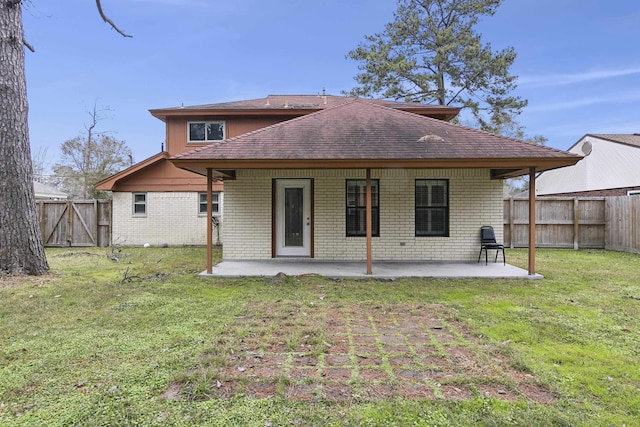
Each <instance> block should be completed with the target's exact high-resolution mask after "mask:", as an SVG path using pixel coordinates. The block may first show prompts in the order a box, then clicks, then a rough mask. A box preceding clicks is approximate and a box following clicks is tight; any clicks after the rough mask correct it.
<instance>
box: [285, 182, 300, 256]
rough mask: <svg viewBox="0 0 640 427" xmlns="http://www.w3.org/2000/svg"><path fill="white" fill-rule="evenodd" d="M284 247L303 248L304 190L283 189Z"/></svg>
mask: <svg viewBox="0 0 640 427" xmlns="http://www.w3.org/2000/svg"><path fill="white" fill-rule="evenodd" d="M284 205H285V207H284V245H285V246H289V247H290V246H296V247H301V246H304V238H303V237H304V206H303V205H304V189H303V188H285V189H284Z"/></svg>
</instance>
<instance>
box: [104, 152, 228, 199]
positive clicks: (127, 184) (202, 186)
mask: <svg viewBox="0 0 640 427" xmlns="http://www.w3.org/2000/svg"><path fill="white" fill-rule="evenodd" d="M222 187H223V185H222V182H216V183H214V185H213V191H222ZM206 190H207V179H206V177H203V176H201V175H198V174H196V173H193V172H189V171H186V170H184V169H178V168H177V167H175V166H174V165H173V164H172V163H171V162H169V161H168V160H160V161H158V162H156V163H154V164H152V165H150V166H149V167H147V168H145V169H143V170H141V171H139V172H137V173H135V174H132V175H130V176H128V177H125V178H123V179H121V180H119V181H118V182H117V184H116V186H115V188H114V190H113V191H129V192H130V191H206Z"/></svg>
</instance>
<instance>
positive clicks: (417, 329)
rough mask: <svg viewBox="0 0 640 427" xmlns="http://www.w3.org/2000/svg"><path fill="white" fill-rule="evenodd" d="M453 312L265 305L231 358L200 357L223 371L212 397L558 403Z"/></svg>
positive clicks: (248, 314) (237, 330)
mask: <svg viewBox="0 0 640 427" xmlns="http://www.w3.org/2000/svg"><path fill="white" fill-rule="evenodd" d="M452 318H455V313H452V312H451V311H449V310H447V309H446V308H445V307H444V306H442V305H438V304H433V305H425V304H419V305H418V304H414V305H411V304H385V305H382V304H379V305H372V304H357V303H352V304H341V303H325V302H318V303H315V304H313V305H307V304H304V303H298V302H277V303H275V302H274V303H259V302H256V303H252V304H249V305H248V306H247V308H246V311H245V312H244V313H243V314H242V316H239V317H238V318H236V319H235V321H233V322H231V323H230V324H229V325H228V327H227V328H226V332H225V335H224V336H222V337H220V340H219V342H224V343H226V345H231V343H237V344H236V345H235V347H236V348H233V350H232V351H230V354H228V355H227V356H226V360H222V361H220V360H219V359H220V358H216V357H202V358H201V360H200V363H201V364H206V363H210V364H211V365H212V366H211V367H212V368H216V369H217V372H218V373H219V374H218V376H219V377H218V378H214V379H212V380H211V381H213V384H212V385H211V387H210V389H211V390H213V392H212V394H213V396H211V397H212V398H214V397H215V398H222V399H224V398H231V397H234V396H239V395H244V396H245V397H246V398H255V399H262V398H269V397H274V396H278V397H284V398H287V399H294V400H300V401H308V402H312V401H319V400H324V401H328V402H341V403H350V402H353V401H355V400H358V401H362V400H364V401H379V400H384V399H392V398H398V399H409V400H424V399H446V400H467V399H473V398H475V397H479V396H489V397H492V398H495V399H499V400H503V401H528V402H536V403H543V404H547V403H553V402H556V401H557V396H556V395H555V394H554V393H553V392H552V391H551V390H549V389H547V388H546V387H544V386H542V385H540V384H539V382H538V381H537V380H536V378H535V377H533V375H531V374H529V373H526V372H520V371H517V370H514V369H513V368H512V367H510V366H509V360H508V358H506V357H504V356H502V355H497V354H496V353H495V351H494V352H492V348H491V347H490V346H488V345H487V344H486V343H484V342H482V341H481V339H480V338H476V336H475V335H474V334H473V331H472V330H471V329H469V328H468V327H467V326H466V325H464V324H463V323H461V322H458V321H451V320H450V319H452ZM247 329H249V333H248V334H247ZM240 334H242V335H244V338H242V339H240V340H238V335H240ZM493 350H495V349H493ZM222 357H223V358H224V357H225V356H222ZM216 363H217V364H218V365H219V366H213V365H215V364H216ZM283 381H284V382H285V383H284V384H283V383H282V382H283ZM503 384H509V386H504V385H503ZM185 387H187V386H186V385H184V384H172V385H170V386H169V387H168V388H167V390H165V391H164V392H163V393H162V395H161V396H160V397H161V398H163V399H166V400H180V399H184V398H185V396H188V394H189V393H187V392H185Z"/></svg>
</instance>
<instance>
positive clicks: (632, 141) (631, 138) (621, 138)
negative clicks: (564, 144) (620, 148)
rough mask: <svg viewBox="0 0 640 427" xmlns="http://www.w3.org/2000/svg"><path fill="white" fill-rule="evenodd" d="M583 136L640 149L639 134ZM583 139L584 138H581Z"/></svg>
mask: <svg viewBox="0 0 640 427" xmlns="http://www.w3.org/2000/svg"><path fill="white" fill-rule="evenodd" d="M585 136H592V137H594V138H600V139H606V140H609V141H612V142H618V143H620V144H626V145H631V146H634V147H638V148H640V133H632V134H620V133H600V134H595V133H593V134H592V133H588V134H586V135H585ZM583 138H584V137H583ZM574 146H575V144H574Z"/></svg>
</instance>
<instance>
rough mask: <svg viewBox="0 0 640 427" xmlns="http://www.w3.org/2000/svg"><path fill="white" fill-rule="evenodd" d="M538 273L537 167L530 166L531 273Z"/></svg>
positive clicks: (531, 274)
mask: <svg viewBox="0 0 640 427" xmlns="http://www.w3.org/2000/svg"><path fill="white" fill-rule="evenodd" d="M535 274H536V168H535V167H530V168H529V275H530V276H533V275H535Z"/></svg>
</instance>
